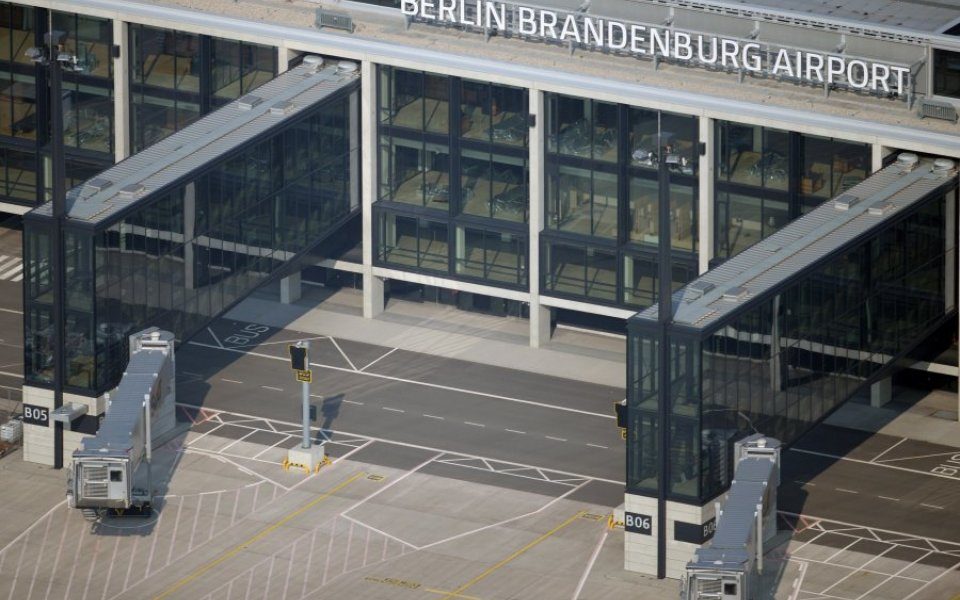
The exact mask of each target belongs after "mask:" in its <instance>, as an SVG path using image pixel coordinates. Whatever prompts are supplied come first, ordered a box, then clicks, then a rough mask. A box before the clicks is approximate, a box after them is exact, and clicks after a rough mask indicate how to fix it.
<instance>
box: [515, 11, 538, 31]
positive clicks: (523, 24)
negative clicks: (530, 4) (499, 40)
mask: <svg viewBox="0 0 960 600" xmlns="http://www.w3.org/2000/svg"><path fill="white" fill-rule="evenodd" d="M517 16H518V17H519V19H520V35H536V34H537V24H536V23H534V21H533V17H534V12H533V9H532V8H527V7H526V6H521V7H520V10H519V11H518V14H517Z"/></svg>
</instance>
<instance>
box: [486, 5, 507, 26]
mask: <svg viewBox="0 0 960 600" xmlns="http://www.w3.org/2000/svg"><path fill="white" fill-rule="evenodd" d="M484 6H486V7H487V27H493V26H494V25H495V26H496V27H495V28H496V29H501V30H502V29H506V28H507V5H506V4H502V3H501V4H497V3H495V2H487V3H486V4H485V5H484Z"/></svg>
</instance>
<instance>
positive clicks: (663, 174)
mask: <svg viewBox="0 0 960 600" xmlns="http://www.w3.org/2000/svg"><path fill="white" fill-rule="evenodd" d="M660 147H661V154H664V153H663V152H662V150H663V141H662V140H661V142H660ZM665 158H666V157H665V156H664V157H662V158H661V160H660V164H659V170H658V173H657V175H658V183H659V188H660V190H659V195H658V198H657V199H658V203H659V205H660V209H659V213H658V217H659V218H658V219H657V221H658V223H657V236H658V242H659V243H658V248H657V251H658V254H659V257H658V258H659V263H660V264H659V267H660V268H659V272H658V276H659V279H660V281H659V284H660V285H659V289H658V291H657V302H658V304H659V305H658V307H657V311H658V320H659V325H660V336H659V337H660V343H659V346H660V348H659V350H660V351H659V353H658V354H659V359H660V360H659V365H658V366H659V369H658V371H659V373H658V376H659V380H660V385H659V389H658V394H657V446H658V452H657V458H658V459H659V463H660V464H659V465H658V471H659V474H658V476H657V579H664V578H665V577H666V576H667V488H668V487H669V485H670V455H669V452H670V397H671V394H670V336H669V335H668V330H669V327H670V322H671V321H672V320H673V306H672V302H671V301H672V297H671V294H672V293H673V289H672V283H673V272H672V271H673V269H672V267H671V264H670V262H671V261H670V235H671V234H672V233H673V232H672V231H671V230H670V171H669V167H668V166H667V162H666V160H665Z"/></svg>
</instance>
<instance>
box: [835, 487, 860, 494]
mask: <svg viewBox="0 0 960 600" xmlns="http://www.w3.org/2000/svg"><path fill="white" fill-rule="evenodd" d="M835 489H836V490H837V491H838V492H844V493H847V494H859V493H860V492H857V491H854V490H848V489H847V488H835Z"/></svg>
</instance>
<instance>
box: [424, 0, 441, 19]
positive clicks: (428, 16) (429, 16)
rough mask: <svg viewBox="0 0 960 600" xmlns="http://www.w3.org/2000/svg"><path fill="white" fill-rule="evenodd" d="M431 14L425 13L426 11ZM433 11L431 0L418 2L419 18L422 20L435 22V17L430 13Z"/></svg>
mask: <svg viewBox="0 0 960 600" xmlns="http://www.w3.org/2000/svg"><path fill="white" fill-rule="evenodd" d="M428 10H429V11H431V12H427V11H428ZM432 11H433V1H432V0H420V16H421V17H423V18H424V19H431V20H433V21H436V20H437V15H435V14H433V13H432Z"/></svg>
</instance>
